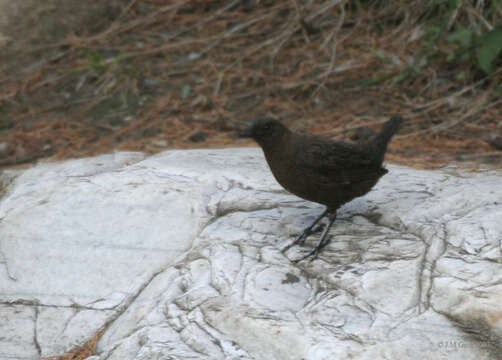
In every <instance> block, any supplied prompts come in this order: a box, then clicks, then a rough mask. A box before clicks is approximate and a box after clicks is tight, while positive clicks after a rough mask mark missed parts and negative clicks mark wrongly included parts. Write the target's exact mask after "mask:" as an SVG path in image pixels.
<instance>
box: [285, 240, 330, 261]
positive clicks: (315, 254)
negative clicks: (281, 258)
mask: <svg viewBox="0 0 502 360" xmlns="http://www.w3.org/2000/svg"><path fill="white" fill-rule="evenodd" d="M328 243H329V241H322V242H320V243H319V245H317V246H316V247H315V248H313V249H312V250H311V251H309V252H308V253H307V254H305V255H303V256H302V257H300V258H298V259H296V260H292V262H294V263H298V262H300V261H302V260H305V259H307V258H309V257H310V262H312V261H314V260H315V259H317V257H318V256H319V254H320V252H321V250H322V249H323V248H324V247H325V246H326V245H328Z"/></svg>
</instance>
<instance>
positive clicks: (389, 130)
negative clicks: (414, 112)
mask: <svg viewBox="0 0 502 360" xmlns="http://www.w3.org/2000/svg"><path fill="white" fill-rule="evenodd" d="M402 123H403V118H402V117H401V116H400V115H394V116H392V117H391V118H390V119H389V120H388V121H387V122H386V123H385V124H383V126H382V129H380V132H379V133H378V135H377V136H376V137H375V138H374V140H373V149H374V150H375V152H376V154H377V156H378V159H379V161H380V162H382V161H383V158H384V156H385V152H386V151H387V144H388V143H389V141H390V139H391V138H392V136H394V134H395V133H396V132H397V131H398V130H399V128H400V127H401V124H402Z"/></svg>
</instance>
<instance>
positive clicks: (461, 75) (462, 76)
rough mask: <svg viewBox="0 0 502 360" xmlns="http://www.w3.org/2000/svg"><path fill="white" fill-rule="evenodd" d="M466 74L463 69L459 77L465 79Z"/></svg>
mask: <svg viewBox="0 0 502 360" xmlns="http://www.w3.org/2000/svg"><path fill="white" fill-rule="evenodd" d="M466 76H467V73H466V72H465V71H462V72H461V73H459V74H458V75H457V79H459V80H464V79H465V77H466Z"/></svg>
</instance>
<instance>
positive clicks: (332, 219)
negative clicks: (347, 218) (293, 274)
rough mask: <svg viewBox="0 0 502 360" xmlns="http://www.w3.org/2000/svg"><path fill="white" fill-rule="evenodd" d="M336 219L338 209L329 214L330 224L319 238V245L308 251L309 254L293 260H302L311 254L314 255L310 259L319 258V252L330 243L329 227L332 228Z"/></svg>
mask: <svg viewBox="0 0 502 360" xmlns="http://www.w3.org/2000/svg"><path fill="white" fill-rule="evenodd" d="M335 219H336V210H335V211H333V212H332V213H331V214H330V215H329V222H328V226H326V227H325V228H324V231H323V232H322V234H321V238H320V239H319V243H318V244H317V246H316V247H315V248H314V249H313V250H312V251H309V252H308V253H307V255H304V256H302V257H301V258H299V259H297V260H293V262H299V261H302V260H304V259H306V258H308V257H309V256H312V258H311V259H310V261H312V260H314V259H315V258H317V255H319V253H320V252H321V250H322V248H324V247H325V246H326V245H328V244H329V238H328V232H329V229H330V228H331V225H333V223H334V222H335Z"/></svg>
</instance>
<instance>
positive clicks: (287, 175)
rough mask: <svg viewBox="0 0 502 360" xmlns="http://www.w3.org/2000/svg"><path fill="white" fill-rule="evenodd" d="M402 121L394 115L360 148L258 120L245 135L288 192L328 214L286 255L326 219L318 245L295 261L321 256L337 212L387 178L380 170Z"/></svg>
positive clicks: (301, 236)
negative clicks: (326, 222)
mask: <svg viewBox="0 0 502 360" xmlns="http://www.w3.org/2000/svg"><path fill="white" fill-rule="evenodd" d="M402 122H403V119H402V117H401V116H397V115H396V116H393V117H392V118H391V119H390V120H389V121H387V122H386V123H385V124H384V125H383V127H382V129H381V130H380V132H379V133H378V134H377V135H376V136H375V137H373V138H372V139H370V140H369V141H365V142H364V143H360V144H355V143H348V142H345V141H341V140H330V139H326V138H323V137H319V136H313V135H303V134H297V133H294V132H292V131H290V130H289V129H288V128H287V127H286V126H284V125H283V124H281V123H280V122H279V121H277V120H275V119H272V118H261V119H258V120H255V121H254V122H253V123H252V125H251V126H250V127H249V129H247V130H245V131H243V132H242V133H241V136H242V137H251V138H253V139H254V140H255V141H256V142H257V143H258V144H259V145H260V146H261V148H262V149H263V152H264V153H265V158H266V159H267V162H268V165H269V167H270V170H272V174H273V175H274V177H275V179H276V180H277V181H278V182H279V184H281V185H282V186H283V187H284V188H285V189H286V190H288V191H289V192H291V193H293V194H295V195H297V196H299V197H301V198H303V199H306V200H309V201H314V202H317V203H320V204H323V205H326V210H325V211H324V212H323V213H322V214H321V215H320V216H319V217H318V218H317V219H316V220H315V221H314V222H313V223H312V225H310V226H309V227H307V228H306V229H305V230H304V231H303V232H302V233H301V234H300V236H298V238H297V239H296V240H295V241H294V242H293V243H292V244H290V245H288V246H287V247H286V248H284V249H283V250H282V251H283V252H284V251H286V250H288V249H289V248H291V247H292V246H294V245H296V244H301V243H303V242H304V241H305V240H306V239H307V237H308V236H309V235H311V234H312V233H314V232H315V231H314V230H313V229H314V227H315V226H316V225H317V223H318V222H319V221H320V220H321V219H322V218H324V217H325V216H328V219H329V221H328V226H326V227H325V228H324V230H323V232H322V234H321V238H320V240H319V243H318V245H317V246H316V247H315V248H314V249H313V250H312V251H310V252H309V253H308V254H307V255H305V256H304V257H302V258H300V259H298V260H296V261H300V260H303V259H305V258H307V257H309V256H312V259H314V258H316V257H317V255H318V254H319V252H320V251H321V249H322V248H323V247H325V246H326V245H327V244H328V243H329V239H328V237H327V235H328V232H329V229H330V228H331V225H332V224H333V222H334V221H335V218H336V211H337V209H338V208H339V207H340V206H342V205H343V204H345V203H347V202H349V201H351V200H352V199H354V198H356V197H359V196H363V195H364V194H366V193H367V192H368V191H370V190H371V188H372V187H373V186H374V185H375V184H376V183H377V182H378V180H379V179H380V178H381V177H382V176H383V175H385V174H386V173H387V170H386V169H385V168H383V167H382V162H383V159H384V155H385V152H386V150H387V144H388V143H389V141H390V139H391V138H392V136H393V135H394V134H395V133H396V132H397V131H398V130H399V128H400V126H401V123H402Z"/></svg>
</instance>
